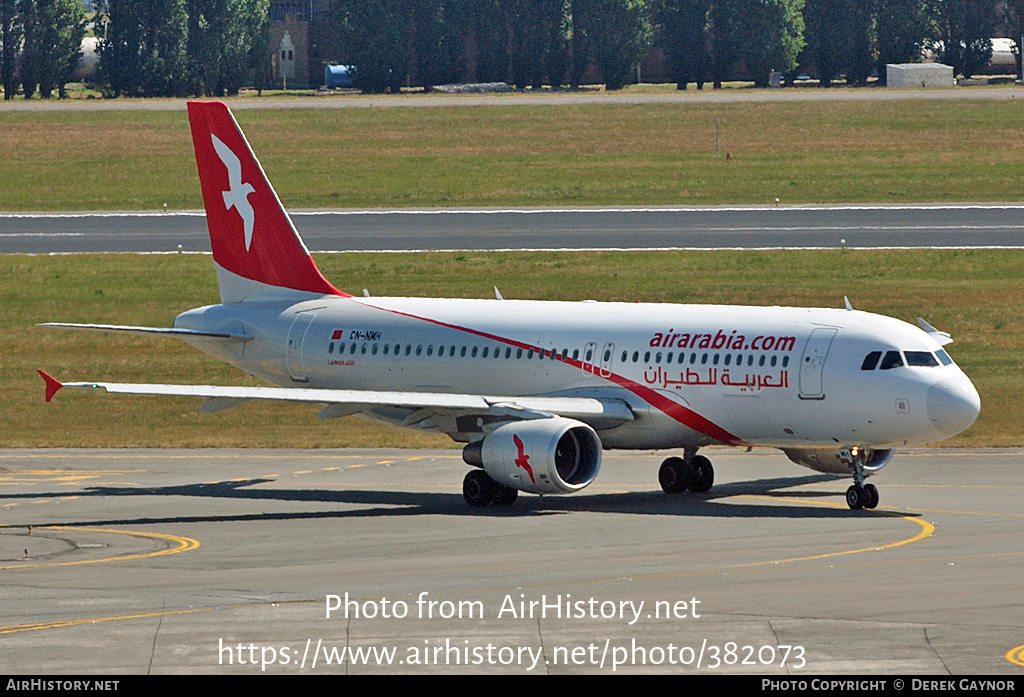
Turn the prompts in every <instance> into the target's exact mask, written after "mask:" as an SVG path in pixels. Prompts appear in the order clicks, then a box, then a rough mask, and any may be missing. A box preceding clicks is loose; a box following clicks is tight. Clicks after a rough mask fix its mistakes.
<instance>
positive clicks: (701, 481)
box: [689, 455, 715, 493]
mask: <svg viewBox="0 0 1024 697" xmlns="http://www.w3.org/2000/svg"><path fill="white" fill-rule="evenodd" d="M690 464H691V465H692V472H691V476H692V477H693V478H692V480H691V484H690V486H689V489H690V491H693V492H696V493H700V492H703V491H707V490H708V489H710V488H711V485H712V484H714V483H715V468H714V467H712V466H711V460H709V459H707V458H706V457H704V456H703V455H697V456H696V457H694V458H693V460H692V461H691V463H690Z"/></svg>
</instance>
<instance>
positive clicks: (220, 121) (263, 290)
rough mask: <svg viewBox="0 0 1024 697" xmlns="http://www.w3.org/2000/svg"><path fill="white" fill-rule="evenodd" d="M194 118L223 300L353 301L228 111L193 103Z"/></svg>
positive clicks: (198, 161)
mask: <svg viewBox="0 0 1024 697" xmlns="http://www.w3.org/2000/svg"><path fill="white" fill-rule="evenodd" d="M188 118H189V123H190V124H191V126H192V143H193V145H194V146H195V149H196V165H197V166H198V168H199V181H200V183H201V184H202V188H203V203H204V205H205V206H206V223H207V226H208V227H209V229H210V244H211V245H212V246H213V260H214V262H215V263H216V265H217V281H218V282H219V284H220V296H221V301H222V302H224V303H237V302H242V301H245V300H273V299H289V298H293V297H296V291H298V292H299V293H313V294H319V295H342V296H347V295H348V294H347V293H343V292H341V291H340V290H338V289H337V288H335V287H334V286H333V285H331V284H330V283H329V282H328V281H327V279H325V278H324V277H323V275H322V274H321V273H320V269H318V268H317V267H316V264H315V263H314V262H313V258H312V257H311V256H310V254H309V250H308V249H306V245H305V244H303V242H302V239H301V238H300V237H299V233H298V232H297V231H296V230H295V226H294V225H292V221H291V219H290V218H289V217H288V213H286V212H285V210H284V207H283V206H282V205H281V201H280V200H279V199H278V198H277V194H276V193H275V192H274V188H273V187H272V186H271V185H270V182H269V181H268V180H267V177H266V175H265V174H264V173H263V168H262V167H260V163H259V161H258V160H257V159H256V156H255V155H254V154H253V152H252V148H250V147H249V143H248V141H246V139H245V136H244V135H243V134H242V130H241V129H240V128H239V127H238V123H237V122H236V121H235V117H234V116H233V115H232V114H231V111H230V110H229V109H228V107H227V105H226V104H223V103H221V102H189V104H188Z"/></svg>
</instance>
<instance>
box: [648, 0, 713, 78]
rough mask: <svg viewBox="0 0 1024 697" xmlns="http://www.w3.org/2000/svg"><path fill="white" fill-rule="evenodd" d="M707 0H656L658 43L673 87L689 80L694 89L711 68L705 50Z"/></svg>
mask: <svg viewBox="0 0 1024 697" xmlns="http://www.w3.org/2000/svg"><path fill="white" fill-rule="evenodd" d="M710 11H711V0H660V2H659V4H658V6H657V18H658V32H657V38H658V45H659V46H661V49H662V50H663V51H664V52H665V57H666V59H667V60H668V67H669V71H670V75H671V76H672V79H673V80H674V81H675V83H676V89H680V90H685V89H686V87H687V85H688V84H689V83H690V82H696V83H697V89H703V88H704V81H705V80H706V79H707V77H708V74H709V72H710V70H711V55H710V54H709V53H708V22H709V19H708V14H709V12H710Z"/></svg>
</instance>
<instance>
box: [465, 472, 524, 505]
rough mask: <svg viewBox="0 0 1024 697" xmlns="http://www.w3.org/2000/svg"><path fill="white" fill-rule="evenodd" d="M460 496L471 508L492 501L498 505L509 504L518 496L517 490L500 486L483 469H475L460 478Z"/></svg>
mask: <svg viewBox="0 0 1024 697" xmlns="http://www.w3.org/2000/svg"><path fill="white" fill-rule="evenodd" d="M462 496H463V497H464V498H465V499H466V503H468V504H469V505H470V506H472V507H473V508H479V507H481V506H486V505H487V504H489V503H494V504H497V505H499V506H511V505H512V504H513V503H515V502H516V498H517V497H518V496H519V490H518V489H514V488H512V487H510V486H502V485H501V484H498V482H496V481H494V480H493V479H491V477H490V475H488V474H487V473H486V472H484V471H483V470H479V469H475V470H470V471H469V472H467V473H466V478H465V479H463V480H462Z"/></svg>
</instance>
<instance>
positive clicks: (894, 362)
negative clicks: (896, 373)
mask: <svg viewBox="0 0 1024 697" xmlns="http://www.w3.org/2000/svg"><path fill="white" fill-rule="evenodd" d="M902 367H903V357H902V356H900V352H899V351H886V352H885V358H883V359H882V365H881V369H882V370H889V369H890V368H902Z"/></svg>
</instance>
